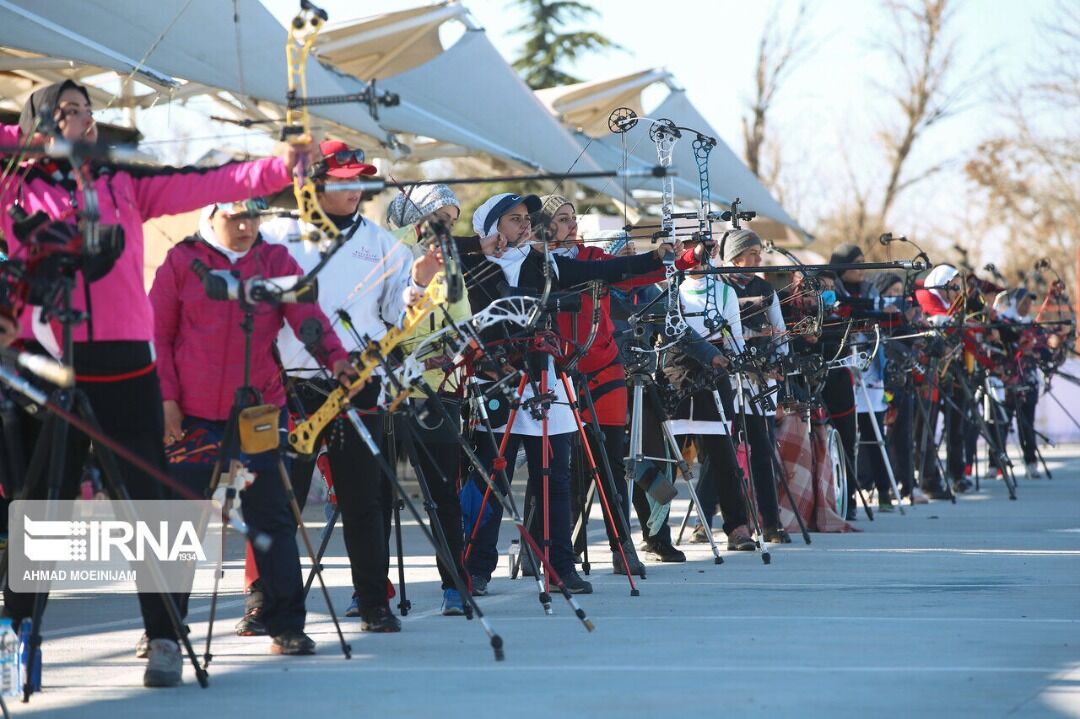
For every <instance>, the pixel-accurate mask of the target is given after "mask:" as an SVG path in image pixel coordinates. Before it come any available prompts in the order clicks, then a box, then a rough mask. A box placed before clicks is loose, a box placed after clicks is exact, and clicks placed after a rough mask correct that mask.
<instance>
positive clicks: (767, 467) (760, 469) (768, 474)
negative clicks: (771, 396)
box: [735, 412, 780, 530]
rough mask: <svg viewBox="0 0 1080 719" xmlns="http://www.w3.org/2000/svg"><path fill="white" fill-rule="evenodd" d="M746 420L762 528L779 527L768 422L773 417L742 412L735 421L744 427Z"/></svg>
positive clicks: (747, 438)
mask: <svg viewBox="0 0 1080 719" xmlns="http://www.w3.org/2000/svg"><path fill="white" fill-rule="evenodd" d="M744 419H745V420H746V425H745V426H746V442H747V444H748V445H749V446H750V473H751V474H752V475H753V479H754V494H755V495H756V496H757V505H758V512H760V513H761V521H762V522H763V527H762V529H764V530H770V529H777V528H779V527H780V508H779V506H778V505H777V499H776V470H775V465H774V464H773V458H772V455H773V453H774V452H775V451H776V450H775V447H774V445H773V439H772V433H771V432H769V425H768V423H769V422H772V421H773V418H772V417H769V416H763V415H758V414H750V413H745V412H741V413H740V414H739V418H738V419H737V420H736V421H735V426H736V428H737V429H739V430H742V428H743V420H744Z"/></svg>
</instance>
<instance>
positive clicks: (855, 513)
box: [844, 504, 859, 522]
mask: <svg viewBox="0 0 1080 719" xmlns="http://www.w3.org/2000/svg"><path fill="white" fill-rule="evenodd" d="M858 518H859V508H858V507H856V506H855V505H854V504H848V506H847V516H845V517H844V519H846V520H847V521H849V522H854V521H855V520H856V519H858Z"/></svg>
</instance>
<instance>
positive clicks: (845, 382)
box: [821, 369, 858, 507]
mask: <svg viewBox="0 0 1080 719" xmlns="http://www.w3.org/2000/svg"><path fill="white" fill-rule="evenodd" d="M821 398H822V400H824V402H825V409H826V411H827V412H828V413H829V421H830V422H832V426H833V427H835V428H836V431H837V432H839V433H840V442H841V444H843V445H844V456H845V457H847V463H848V467H849V468H850V469H851V470H854V469H855V388H854V387H853V386H852V384H851V373H850V372H849V371H848V370H847V369H834V370H830V371H829V373H828V375H826V377H825V388H824V389H823V390H822V392H821ZM849 474H850V472H849ZM856 481H858V480H857V479H856V478H855V477H850V478H849V481H848V484H847V487H848V506H849V507H854V506H855V487H856V484H855V483H856Z"/></svg>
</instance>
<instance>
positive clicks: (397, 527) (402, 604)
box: [390, 463, 412, 617]
mask: <svg viewBox="0 0 1080 719" xmlns="http://www.w3.org/2000/svg"><path fill="white" fill-rule="evenodd" d="M390 466H391V467H393V466H396V463H394V464H391V465H390ZM391 500H392V501H393V503H394V504H393V507H394V544H395V546H396V547H397V568H398V596H399V600H398V611H400V612H401V616H403V617H404V616H408V614H409V610H410V609H412V602H410V601H409V600H408V598H407V597H406V593H405V592H406V590H405V547H404V544H403V542H402V539H401V507H402V505H403V504H404V501H403V500H402V498H401V495H400V494H399V493H398V490H397V488H396V487H395V488H394V489H393V491H392V492H391Z"/></svg>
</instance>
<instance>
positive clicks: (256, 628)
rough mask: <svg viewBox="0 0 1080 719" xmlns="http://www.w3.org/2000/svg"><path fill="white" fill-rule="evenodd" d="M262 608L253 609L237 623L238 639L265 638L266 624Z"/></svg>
mask: <svg viewBox="0 0 1080 719" xmlns="http://www.w3.org/2000/svg"><path fill="white" fill-rule="evenodd" d="M262 613H263V609H262V607H252V608H251V609H248V610H247V611H246V612H244V618H243V619H241V620H240V621H239V622H237V623H236V636H238V637H265V636H266V624H265V623H263V618H262Z"/></svg>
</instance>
